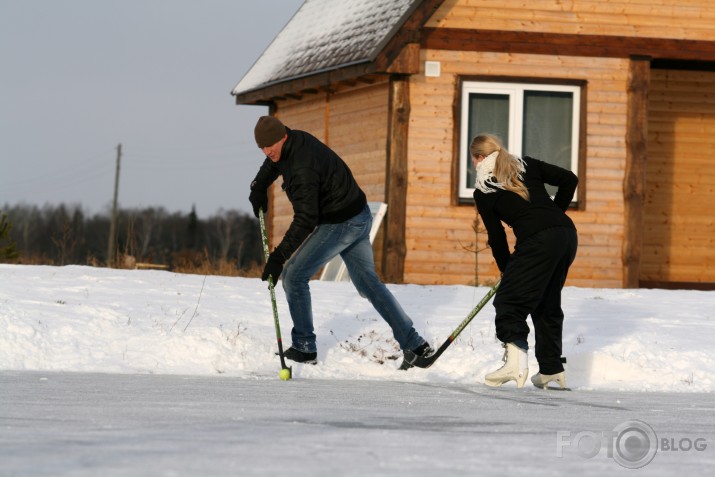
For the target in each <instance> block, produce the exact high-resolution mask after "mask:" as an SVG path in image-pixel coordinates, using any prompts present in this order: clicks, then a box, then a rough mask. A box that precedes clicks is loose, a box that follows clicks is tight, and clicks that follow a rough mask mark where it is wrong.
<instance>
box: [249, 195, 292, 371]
mask: <svg viewBox="0 0 715 477" xmlns="http://www.w3.org/2000/svg"><path fill="white" fill-rule="evenodd" d="M258 220H259V222H260V223H261V238H262V239H263V255H264V256H265V257H266V261H268V233H267V232H266V221H265V219H264V218H263V209H262V208H260V209H258ZM268 289H269V290H270V291H271V304H272V305H273V322H274V323H275V325H276V340H277V341H278V356H279V357H280V359H281V371H283V370H284V369H287V370H288V377H287V379H290V378H292V377H293V369H292V368H291V367H288V366H286V360H285V356H284V355H283V339H282V338H281V324H280V322H279V321H278V305H276V290H275V285H274V282H273V276H269V277H268ZM281 379H284V378H283V376H281Z"/></svg>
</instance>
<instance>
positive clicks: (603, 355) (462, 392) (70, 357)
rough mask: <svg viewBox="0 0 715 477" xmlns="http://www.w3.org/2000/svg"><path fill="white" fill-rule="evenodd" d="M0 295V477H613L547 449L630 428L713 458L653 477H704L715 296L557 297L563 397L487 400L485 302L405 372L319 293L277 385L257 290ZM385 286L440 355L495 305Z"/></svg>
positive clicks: (177, 286) (32, 287) (343, 291)
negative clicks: (310, 324)
mask: <svg viewBox="0 0 715 477" xmlns="http://www.w3.org/2000/svg"><path fill="white" fill-rule="evenodd" d="M0 283H2V286H1V287H0V475H3V476H4V475H239V474H240V475H268V474H275V473H278V472H286V471H288V470H289V469H291V466H292V465H293V464H291V462H292V463H294V465H295V466H296V467H295V468H294V469H293V471H294V473H297V474H298V475H366V474H370V475H395V474H398V473H402V472H407V473H409V472H413V473H415V472H420V471H421V470H424V469H432V470H439V471H443V472H447V474H449V475H475V474H476V473H477V471H478V470H480V469H481V470H482V471H483V472H482V473H483V474H485V475H499V474H500V473H501V472H500V469H501V470H503V467H500V466H499V465H500V464H499V458H503V459H511V461H510V462H512V464H514V465H515V467H513V469H512V470H514V473H515V474H517V475H521V474H527V473H529V469H531V472H532V473H533V470H535V469H538V468H541V470H543V471H544V473H551V474H552V475H562V472H563V473H565V474H568V473H573V472H577V471H578V472H581V469H582V467H583V466H586V467H585V469H586V472H585V473H586V474H587V475H597V474H599V473H600V474H601V475H602V473H603V472H611V471H613V472H617V471H619V470H624V469H623V468H622V467H620V466H619V465H618V464H617V463H614V462H613V460H612V459H609V458H607V457H605V454H603V455H601V457H600V458H593V459H589V460H584V459H583V458H582V457H574V456H573V455H571V456H570V457H571V458H569V459H567V458H563V459H559V458H557V457H556V456H555V453H554V452H555V450H554V449H555V444H556V442H557V441H556V435H557V432H559V431H560V430H573V431H579V430H581V431H598V432H601V431H608V430H611V429H614V426H616V425H617V424H619V423H622V422H623V421H626V420H628V419H641V420H643V421H645V422H647V423H648V424H650V425H651V426H653V427H654V428H656V432H657V434H658V437H661V436H662V435H664V434H668V433H670V434H673V435H676V437H677V438H678V439H682V438H683V437H685V438H687V439H691V440H692V439H695V438H696V437H698V436H704V437H703V438H704V439H707V441H708V442H709V444H711V446H710V447H708V448H707V449H705V450H703V451H692V452H690V453H684V452H681V453H680V454H678V455H679V456H680V457H679V458H678V459H676V456H675V454H674V453H673V452H670V453H668V452H663V451H662V449H661V451H659V453H658V456H657V457H656V459H654V461H653V462H652V463H651V464H649V467H648V468H649V470H651V471H654V470H656V469H660V471H658V472H655V474H656V475H667V474H668V473H671V472H673V473H674V472H676V471H678V470H679V469H690V470H692V471H697V470H698V469H701V470H702V469H705V468H707V467H705V466H706V465H712V464H713V463H715V459H714V458H713V452H712V442H713V441H712V439H713V438H714V437H715V433H714V431H713V429H714V427H713V424H715V413H714V412H713V411H714V410H715V408H714V407H713V405H712V396H711V394H710V393H712V392H713V391H714V390H715V374H714V373H713V371H712V370H713V369H715V363H714V360H715V358H714V356H715V342H714V340H713V337H714V336H715V320H714V316H715V311H713V310H715V292H710V291H692V290H678V291H674V290H648V289H635V290H633V289H631V290H625V289H592V288H575V287H566V288H565V289H564V293H563V308H564V311H565V314H566V321H565V330H564V354H565V355H566V356H567V358H568V364H567V377H568V384H569V386H570V387H571V388H572V389H573V390H574V391H573V392H570V393H569V392H562V393H559V392H548V391H542V390H537V389H535V388H533V387H531V386H530V385H527V387H526V388H524V389H522V390H517V389H516V388H515V387H514V386H513V383H510V384H507V385H505V386H504V387H502V388H499V389H496V390H495V389H491V388H487V387H486V386H484V385H483V384H482V383H483V377H484V374H485V373H487V372H489V371H491V370H493V369H494V368H495V367H496V366H498V365H500V362H501V361H500V360H501V356H502V349H501V347H500V346H499V345H498V343H497V341H496V340H495V337H494V324H493V319H494V310H493V307H492V306H491V304H489V305H487V306H486V307H485V308H484V309H483V310H482V311H481V312H480V313H479V314H478V315H477V316H476V317H475V319H474V320H473V321H472V322H471V324H470V325H469V326H468V327H467V328H466V329H465V330H464V331H463V332H462V334H461V335H460V337H459V338H458V339H457V340H456V341H455V342H454V343H453V344H452V345H451V347H450V348H449V349H447V351H446V352H445V353H444V354H443V355H442V356H441V357H440V359H439V360H438V361H437V362H436V363H435V364H434V365H433V366H432V367H431V368H429V369H411V370H409V371H407V372H405V371H398V370H397V369H396V368H397V366H398V365H399V362H400V359H401V353H400V351H399V349H398V346H397V344H396V342H395V341H394V339H393V338H392V335H391V332H390V330H389V328H388V326H387V324H386V323H384V321H382V319H381V318H380V317H379V315H377V313H376V312H375V311H374V309H373V308H372V307H371V305H370V304H369V302H367V300H365V299H363V298H361V297H360V296H359V295H358V293H357V292H356V291H355V289H354V288H353V286H352V285H351V284H350V283H331V282H320V281H313V282H311V290H312V292H313V308H314V315H315V325H316V334H317V335H318V361H319V362H318V364H317V365H315V366H312V365H301V364H295V363H291V364H292V367H293V379H292V380H290V381H287V382H283V381H280V380H279V379H278V371H279V369H280V365H279V361H278V358H277V357H276V356H275V351H276V349H277V346H276V336H275V328H274V324H273V315H272V311H271V303H270V298H269V293H268V290H267V288H266V284H265V283H263V282H261V281H260V280H259V279H249V278H235V277H222V276H201V275H182V274H176V273H171V272H165V271H148V270H114V269H104V268H92V267H83V266H67V267H47V266H25V265H7V264H3V265H0ZM388 286H389V288H390V289H391V290H392V292H393V293H394V294H395V296H396V297H397V299H398V300H399V301H400V303H401V304H402V305H403V307H404V308H405V310H406V311H407V313H408V314H409V315H410V316H411V317H412V318H413V320H414V322H415V326H416V327H417V329H418V331H419V332H420V333H421V334H422V335H423V336H424V337H425V338H427V339H428V340H429V341H430V342H431V343H432V344H433V346H438V345H440V344H441V343H442V342H443V341H444V340H445V339H447V337H448V336H449V334H450V333H451V332H452V330H453V329H454V328H455V327H456V326H457V325H458V324H459V323H460V322H461V321H462V320H463V319H464V317H465V316H466V315H467V314H468V313H469V311H470V310H471V309H472V307H473V306H474V305H475V304H476V303H477V302H479V300H480V299H481V298H482V297H483V296H484V295H485V294H486V292H487V291H488V288H487V287H483V286H482V287H469V286H419V285H388ZM276 294H277V297H278V310H279V317H280V322H281V327H282V333H283V337H284V342H285V346H286V347H287V346H289V345H290V317H289V315H288V308H287V304H286V302H285V298H284V294H283V291H282V289H280V287H279V288H278V290H277V293H276ZM529 344H530V346H531V347H532V348H533V338H531V339H530V342H529ZM289 363H290V362H289ZM529 368H530V370H531V372H532V373H534V372H536V371H537V370H538V367H537V365H536V362H535V360H534V358H533V353H530V362H529ZM656 426H660V427H656ZM416 434H419V436H416ZM485 436H488V439H487V440H485ZM364 439H368V442H363V440H364ZM404 442H411V444H410V445H409V446H404V445H403V443H404ZM88 446H89V447H88ZM666 450H667V449H666ZM275 453H285V455H286V456H287V457H288V460H287V461H285V462H281V461H277V460H275V459H274V457H275ZM351 453H352V454H351ZM351 455H352V456H353V457H351ZM355 455H360V456H362V457H361V458H363V459H367V460H364V461H359V462H358V461H354V456H355ZM490 456H496V457H497V461H490V460H489V457H490ZM515 456H518V458H517V457H515ZM538 456H542V457H543V456H546V457H547V460H548V465H546V466H545V465H539V464H534V462H533V459H537V458H538ZM351 458H352V459H353V460H351ZM236 459H238V460H236ZM514 459H516V460H514ZM485 460H486V461H488V462H485ZM239 462H243V464H240V463H239ZM341 466H342V467H341ZM551 466H553V469H555V470H553V471H551V472H548V471H547V470H548V469H550V468H551ZM589 469H590V470H589ZM686 473H690V472H686Z"/></svg>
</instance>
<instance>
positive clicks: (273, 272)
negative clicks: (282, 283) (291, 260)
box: [261, 252, 284, 284]
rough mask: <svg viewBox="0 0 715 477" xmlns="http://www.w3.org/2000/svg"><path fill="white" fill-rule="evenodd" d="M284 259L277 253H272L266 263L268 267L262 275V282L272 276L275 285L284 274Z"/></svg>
mask: <svg viewBox="0 0 715 477" xmlns="http://www.w3.org/2000/svg"><path fill="white" fill-rule="evenodd" d="M283 261H284V260H283V257H282V256H281V255H280V254H279V253H276V252H273V253H271V254H270V255H269V256H268V260H267V261H266V266H265V268H264V269H263V275H261V280H263V281H264V282H265V281H267V280H268V276H269V275H270V276H271V278H273V283H274V284H275V283H276V282H277V281H278V279H279V278H280V276H281V273H282V272H283Z"/></svg>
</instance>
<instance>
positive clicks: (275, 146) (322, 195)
mask: <svg viewBox="0 0 715 477" xmlns="http://www.w3.org/2000/svg"><path fill="white" fill-rule="evenodd" d="M254 134H255V138H256V144H258V147H259V148H260V149H261V151H262V152H263V154H265V155H266V159H265V161H264V162H263V165H261V168H260V170H259V171H258V174H257V175H256V178H255V180H254V181H253V182H252V183H251V193H250V195H249V200H250V201H251V205H252V206H253V212H254V213H255V214H256V216H258V210H259V208H262V209H263V210H264V211H265V210H266V209H267V208H268V192H267V189H268V187H269V186H270V185H271V184H272V183H273V181H275V180H276V179H277V178H278V176H279V175H280V176H283V185H282V188H283V190H284V191H285V193H286V195H287V196H288V200H290V202H291V204H292V206H293V222H292V223H291V224H290V227H289V228H288V231H287V232H286V233H285V236H284V237H283V240H282V241H281V243H280V244H279V245H278V246H277V247H276V248H275V249H274V250H273V252H272V253H271V254H270V255H269V257H268V260H267V261H266V266H265V268H264V270H263V275H262V277H261V279H262V280H264V281H266V280H268V277H272V279H273V281H274V282H275V281H277V280H278V278H279V277H281V276H282V279H283V289H284V290H285V293H286V299H287V301H288V308H289V309H290V315H291V318H292V319H293V329H292V330H291V338H292V346H291V347H290V348H288V350H286V352H285V357H286V358H288V359H291V360H293V361H297V362H299V363H311V364H315V362H316V361H315V360H316V357H317V347H316V340H315V333H314V330H313V311H312V307H311V298H310V288H309V285H308V281H309V280H310V278H311V277H312V276H313V275H314V274H315V273H316V272H317V271H318V270H319V269H320V268H321V267H322V266H323V265H325V264H326V263H328V262H329V261H330V260H331V259H332V258H333V257H335V256H336V255H338V254H340V256H341V257H342V259H343V261H344V262H345V265H346V267H347V269H348V272H349V273H350V278H351V280H352V282H353V284H354V285H355V288H357V290H358V292H359V293H360V295H361V296H364V297H365V298H367V299H368V300H370V303H371V304H372V305H373V306H374V307H375V309H376V310H377V312H378V313H379V314H380V316H382V317H383V319H384V320H385V321H386V322H387V323H388V324H389V325H390V327H391V328H392V333H393V335H394V337H395V339H396V340H397V342H398V343H399V344H400V347H401V349H402V350H410V351H412V352H413V353H415V354H417V355H419V356H425V355H428V354H430V353H432V348H430V346H429V344H428V343H427V342H426V341H425V340H424V339H423V338H422V337H421V336H420V335H419V334H418V333H417V331H415V329H414V326H413V324H412V320H411V319H410V318H409V317H408V316H407V314H406V313H405V312H404V310H403V309H402V307H401V306H400V304H399V303H397V301H396V300H395V297H394V296H393V295H392V293H390V291H389V290H388V289H387V287H386V286H385V285H384V284H383V283H382V282H381V281H380V279H379V277H378V276H377V273H376V272H375V262H374V258H373V254H372V244H371V243H370V237H369V233H370V227H371V225H372V214H371V213H370V208H369V207H368V205H367V199H366V197H365V193H364V192H363V191H362V189H360V186H359V185H358V184H357V182H356V181H355V179H354V178H353V175H352V172H351V171H350V169H349V168H348V166H347V165H346V164H345V162H343V160H342V159H341V158H340V157H339V156H338V155H337V154H336V153H335V152H334V151H333V150H331V149H330V148H329V147H328V146H326V145H325V144H323V143H322V142H320V141H319V140H318V139H316V138H315V137H313V136H312V135H310V134H308V133H307V132H304V131H298V130H292V129H289V128H287V127H285V126H284V125H283V123H281V121H280V120H278V119H277V118H275V117H273V116H262V117H260V118H259V119H258V122H257V123H256V127H255V130H254ZM409 367H410V365H409V364H407V363H403V365H402V366H401V367H400V369H408V368H409Z"/></svg>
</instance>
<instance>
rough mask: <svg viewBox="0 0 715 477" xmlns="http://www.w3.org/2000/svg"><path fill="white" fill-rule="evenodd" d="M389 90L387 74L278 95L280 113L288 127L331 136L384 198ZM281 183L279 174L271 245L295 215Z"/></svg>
mask: <svg viewBox="0 0 715 477" xmlns="http://www.w3.org/2000/svg"><path fill="white" fill-rule="evenodd" d="M388 95H389V88H388V82H387V78H385V80H384V81H376V82H375V83H374V84H357V85H345V86H342V87H340V86H337V87H335V88H333V89H331V91H330V92H329V93H328V92H321V93H319V94H315V95H310V96H304V97H302V98H301V99H300V100H294V99H290V100H283V101H279V102H278V103H277V110H276V116H277V117H278V118H280V119H281V121H283V122H284V123H285V125H286V126H288V127H289V128H292V129H300V130H304V131H307V132H309V133H311V134H313V135H314V136H315V137H317V138H318V139H320V140H321V141H324V142H326V143H327V144H328V145H329V146H330V147H331V148H332V149H333V150H334V151H335V152H336V153H338V155H340V157H342V158H343V160H344V161H345V162H346V163H347V164H348V166H349V167H350V169H351V170H352V172H353V175H354V176H355V178H356V180H357V181H358V183H359V184H360V187H361V188H362V189H363V190H364V191H365V194H366V195H367V199H368V201H379V202H384V201H385V165H386V162H385V161H386V141H387V110H388ZM281 183H282V178H280V177H279V178H278V180H277V181H276V182H275V184H274V185H273V188H272V191H271V194H272V195H271V197H272V198H273V199H274V200H271V203H272V204H273V205H272V206H270V207H269V208H270V209H271V213H272V214H273V216H272V222H271V223H272V230H271V237H272V246H275V245H277V244H278V243H280V240H281V239H282V237H283V235H284V234H285V232H286V230H287V229H288V227H289V226H290V223H291V221H292V220H293V208H292V206H291V205H290V202H289V201H288V198H287V197H286V196H285V193H284V192H283V191H282V190H281V188H280V184H281ZM387 213H388V214H389V213H390V209H389V206H388V210H387ZM382 240H383V237H382V235H378V238H377V239H376V241H375V243H374V247H373V250H375V255H376V262H377V264H378V266H377V269H378V273H379V272H380V271H381V270H380V266H379V264H380V263H381V258H382V257H381V253H380V252H381V250H382Z"/></svg>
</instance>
